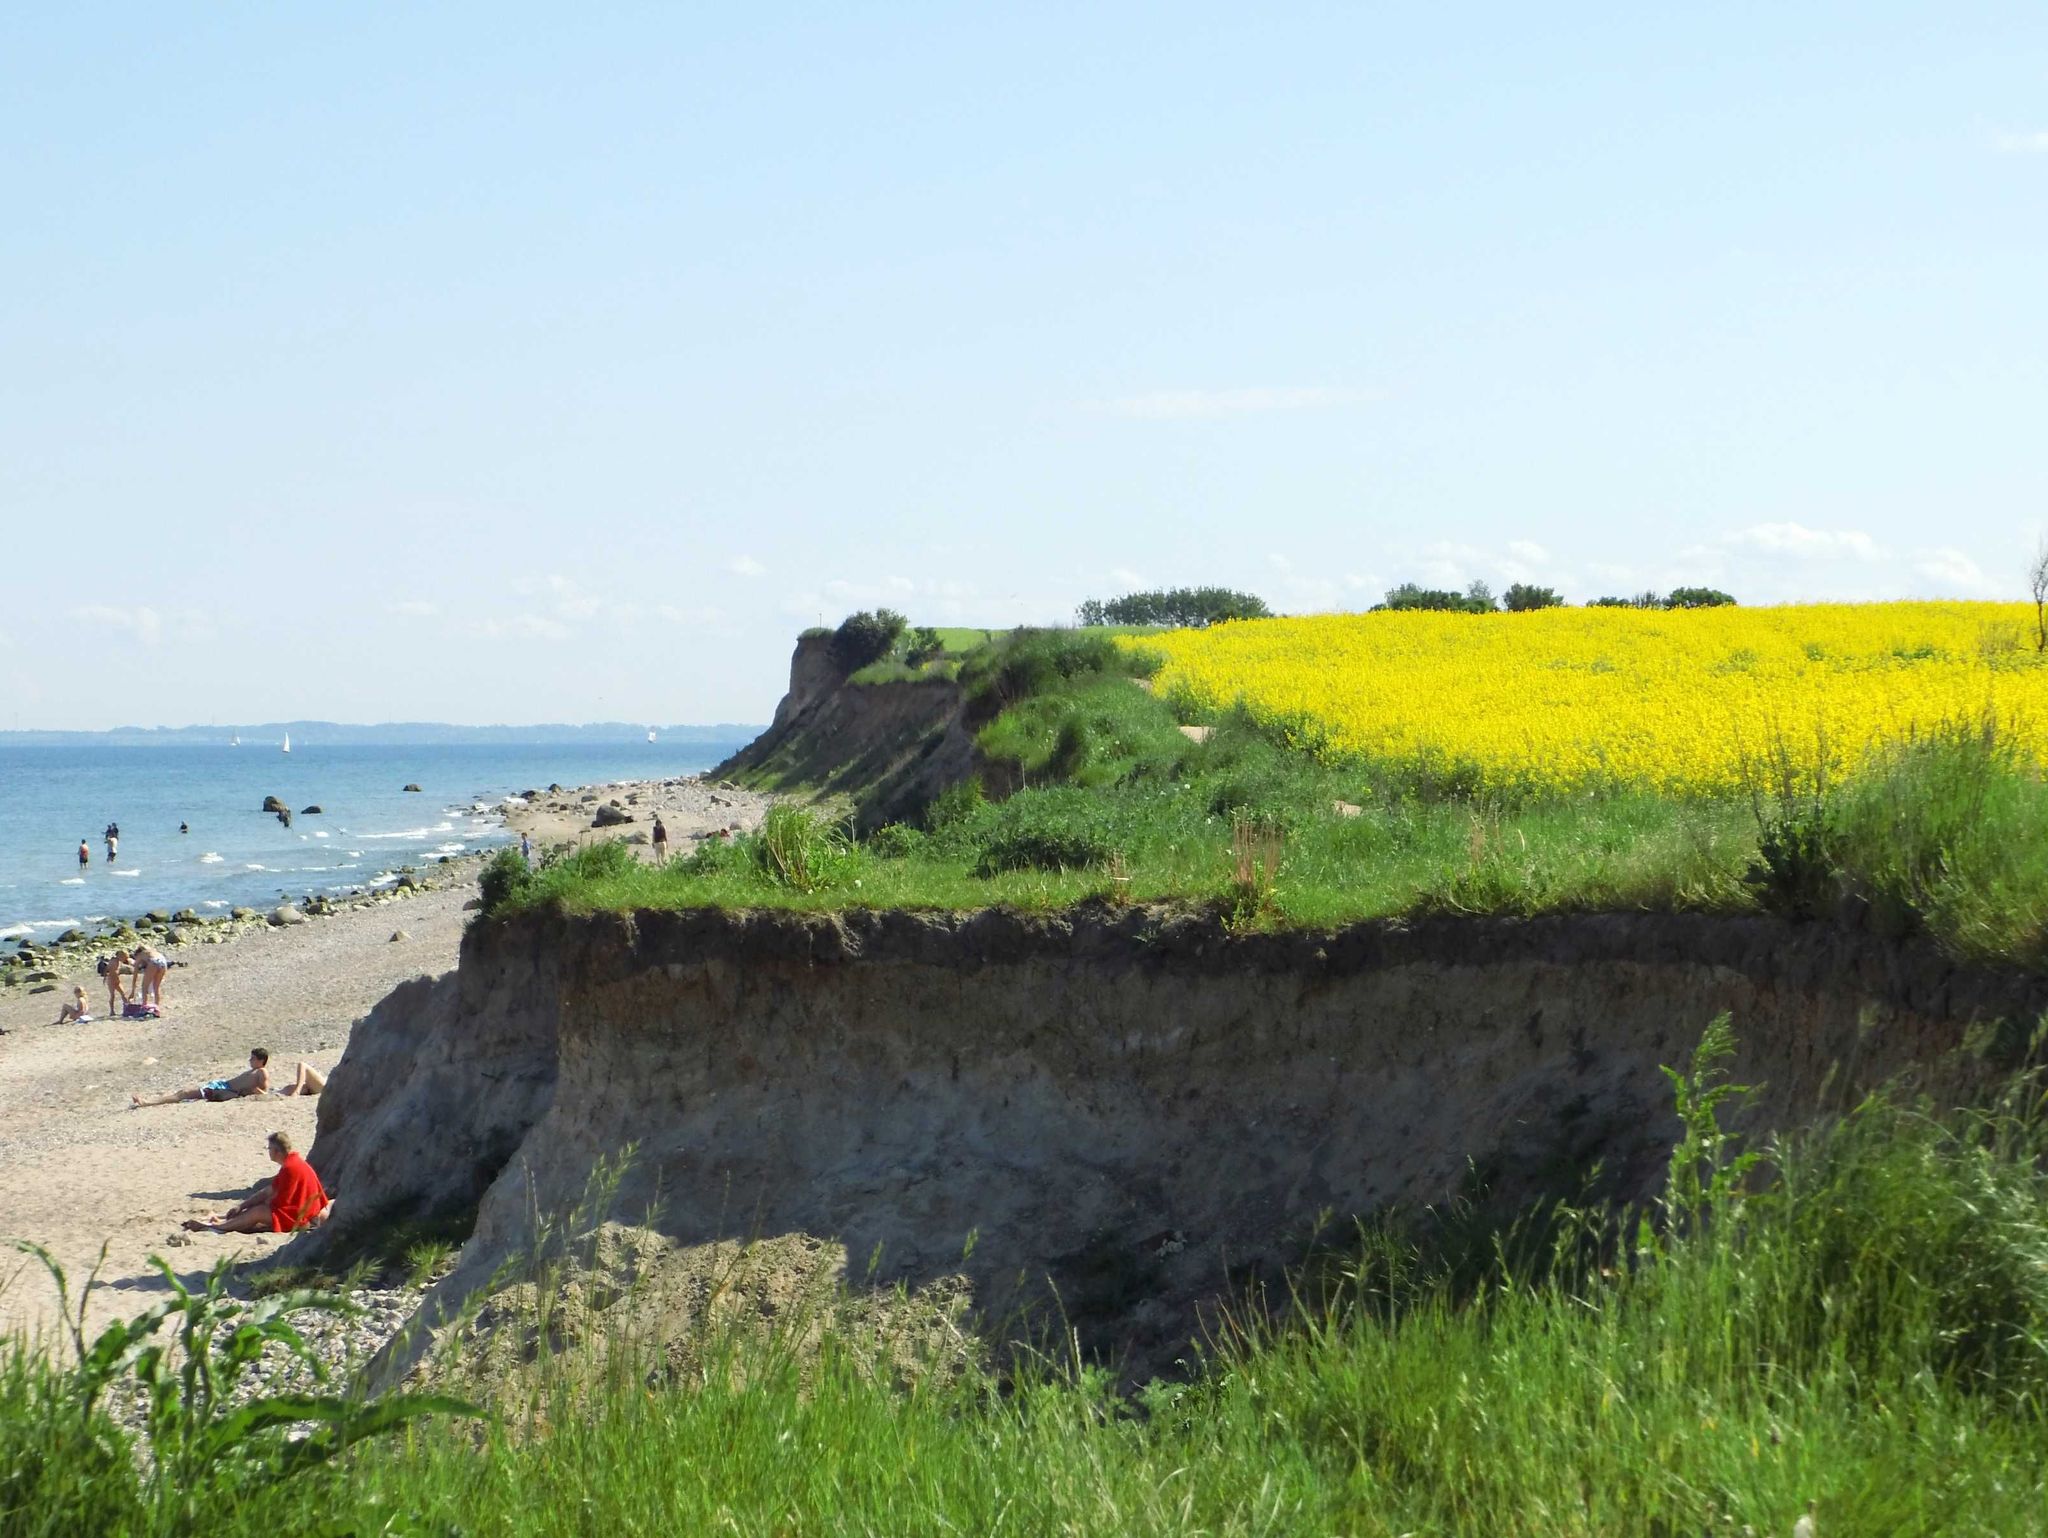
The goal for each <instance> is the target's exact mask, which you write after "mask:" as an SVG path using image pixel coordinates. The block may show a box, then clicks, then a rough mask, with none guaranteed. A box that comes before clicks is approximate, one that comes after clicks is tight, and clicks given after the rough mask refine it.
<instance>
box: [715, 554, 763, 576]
mask: <svg viewBox="0 0 2048 1538" xmlns="http://www.w3.org/2000/svg"><path fill="white" fill-rule="evenodd" d="M725 569H726V570H727V571H729V572H731V573H732V574H733V575H734V576H736V577H765V576H767V575H768V568H767V567H765V566H763V565H762V564H761V563H760V562H759V561H757V560H755V559H754V558H753V557H752V556H751V555H740V556H734V557H733V558H732V559H731V560H730V561H727V562H726V563H725Z"/></svg>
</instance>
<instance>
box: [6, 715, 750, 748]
mask: <svg viewBox="0 0 2048 1538" xmlns="http://www.w3.org/2000/svg"><path fill="white" fill-rule="evenodd" d="M765 730H766V728H765V727H763V726H756V725H747V724H744V723H734V722H719V723H717V724H715V725H688V724H684V725H675V726H658V725H654V724H653V723H650V722H645V721H638V722H635V721H590V722H585V723H583V724H582V725H574V724H570V723H566V722H542V723H540V724H538V725H533V726H452V725H448V724H446V723H443V722H436V721H381V722H377V723H375V724H372V725H361V724H355V723H350V722H343V721H257V722H243V723H235V724H223V725H220V726H117V727H113V728H111V729H110V730H107V731H102V732H68V731H0V747H8V748H32V747H67V748H83V747H92V746H94V745H105V746H109V747H143V746H148V747H163V746H178V745H182V744H191V745H194V746H219V745H221V744H224V743H228V742H231V741H233V740H234V739H235V738H238V737H239V738H240V739H241V740H242V742H243V743H244V744H245V745H247V746H250V747H256V746H264V745H268V746H275V745H276V744H277V743H278V742H280V741H281V740H282V739H283V738H284V737H285V735H286V734H287V733H289V734H290V735H291V737H292V739H293V740H294V741H295V742H296V743H298V744H300V745H301V746H311V745H313V744H316V743H328V744H351V745H353V744H368V745H375V746H378V747H440V746H448V745H458V744H479V745H490V744H497V743H522V744H532V745H534V746H538V747H572V746H584V747H589V746H602V745H605V744H610V743H627V742H639V741H642V740H644V739H645V738H646V736H647V734H648V732H650V731H652V732H654V733H655V734H656V735H657V738H658V739H659V740H661V741H665V742H671V743H689V744H695V743H710V744H720V743H732V742H747V741H750V740H752V739H753V738H755V737H757V736H759V735H760V734H761V733H762V732H763V731H765Z"/></svg>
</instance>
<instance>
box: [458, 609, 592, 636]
mask: <svg viewBox="0 0 2048 1538" xmlns="http://www.w3.org/2000/svg"><path fill="white" fill-rule="evenodd" d="M466 628H467V629H468V631H469V633H470V634H471V635H473V636H477V637H479V638H480V639H482V640H486V641H505V640H514V641H566V640H568V639H569V637H570V636H572V635H574V634H575V633H576V632H575V631H573V630H571V629H570V628H569V627H568V626H567V625H565V624H563V623H562V622H561V621H560V620H558V619H553V618H550V617H549V616H548V615H545V614H513V615H508V616H506V617H505V618H503V619H481V620H474V621H472V622H471V623H470V624H469V625H468V626H467V627H466Z"/></svg>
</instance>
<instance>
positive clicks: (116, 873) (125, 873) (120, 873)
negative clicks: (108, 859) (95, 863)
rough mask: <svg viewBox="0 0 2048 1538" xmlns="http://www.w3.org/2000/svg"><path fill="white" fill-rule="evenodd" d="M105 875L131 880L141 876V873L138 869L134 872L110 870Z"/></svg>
mask: <svg viewBox="0 0 2048 1538" xmlns="http://www.w3.org/2000/svg"><path fill="white" fill-rule="evenodd" d="M107 874H108V875H109V876H127V877H131V878H132V877H135V876H139V875H141V874H142V872H141V870H139V869H136V870H110V871H108V872H107Z"/></svg>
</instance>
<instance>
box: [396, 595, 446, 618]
mask: <svg viewBox="0 0 2048 1538" xmlns="http://www.w3.org/2000/svg"><path fill="white" fill-rule="evenodd" d="M384 612H385V613H386V614H403V615H405V616H406V617H407V618H409V619H432V618H433V617H434V616H435V615H436V614H439V613H440V612H441V606H440V605H439V604H433V603H429V602H427V600H426V599H424V598H405V599H401V600H399V601H398V602H397V603H387V604H386V605H384Z"/></svg>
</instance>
